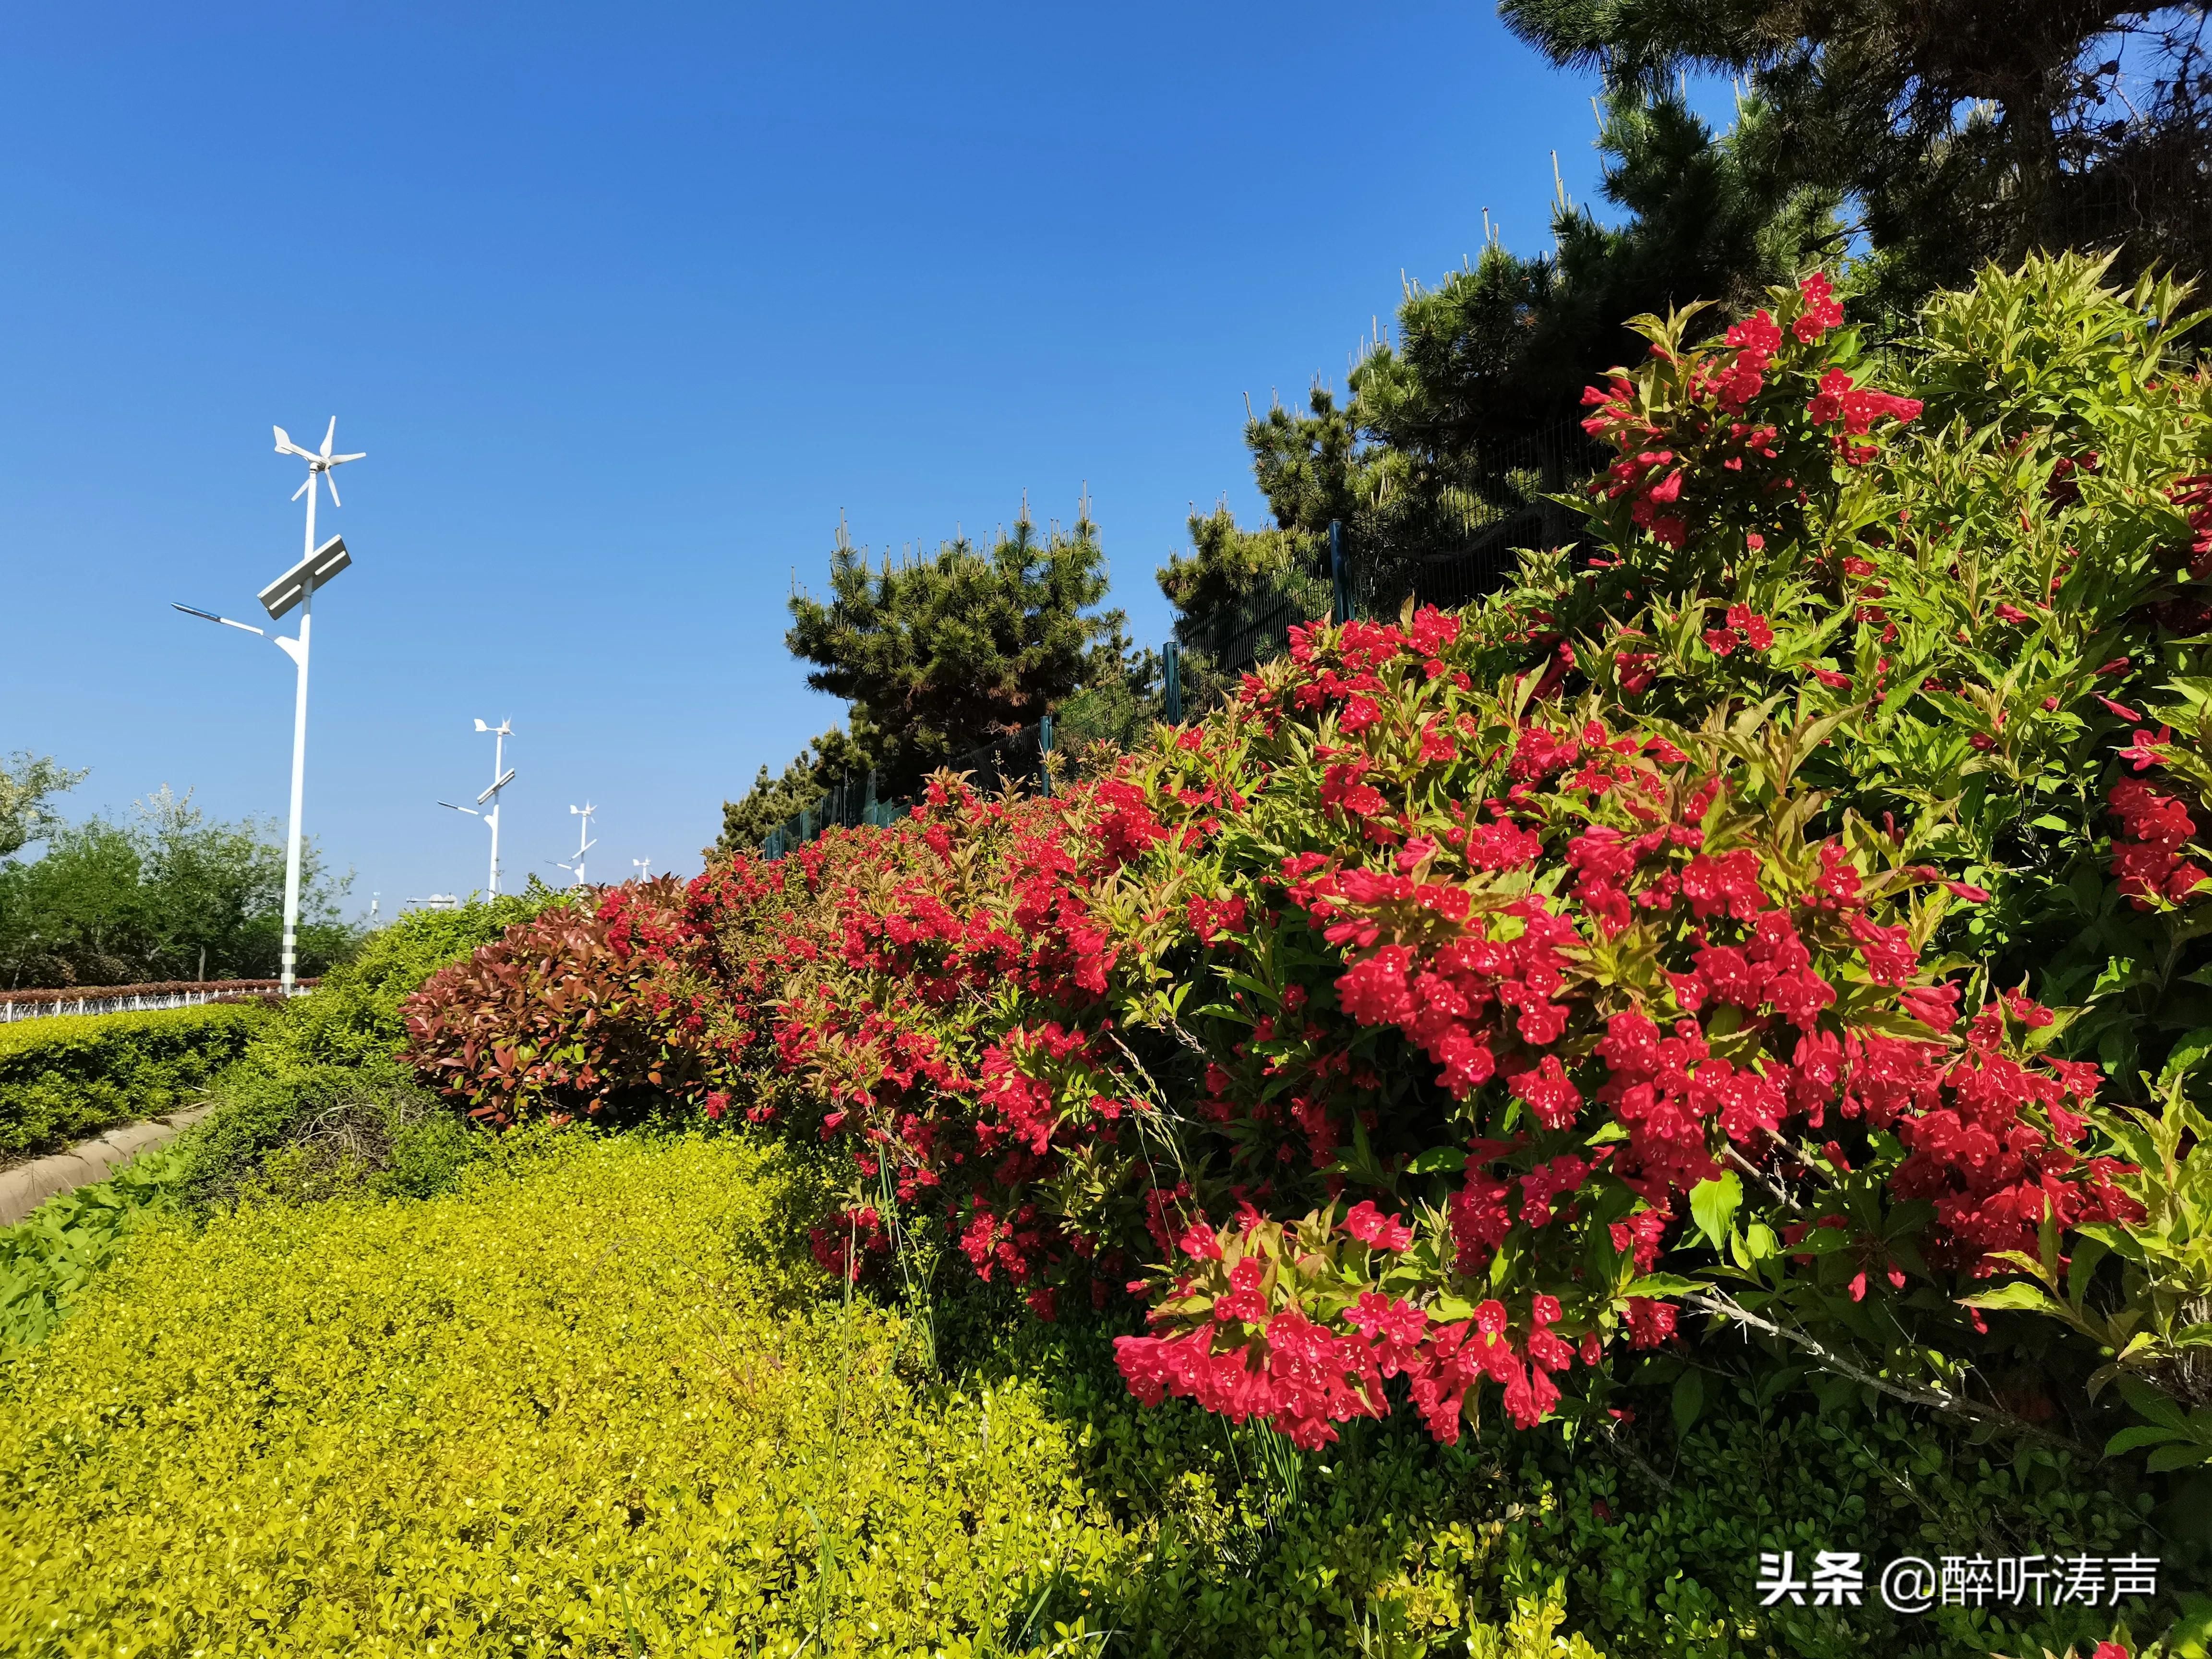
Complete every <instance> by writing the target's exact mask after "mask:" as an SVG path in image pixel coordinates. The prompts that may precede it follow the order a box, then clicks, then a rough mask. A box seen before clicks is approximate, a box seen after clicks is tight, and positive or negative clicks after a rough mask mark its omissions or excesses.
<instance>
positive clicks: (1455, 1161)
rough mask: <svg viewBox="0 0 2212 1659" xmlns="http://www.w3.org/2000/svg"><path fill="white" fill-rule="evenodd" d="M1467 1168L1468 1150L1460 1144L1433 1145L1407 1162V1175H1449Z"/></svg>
mask: <svg viewBox="0 0 2212 1659" xmlns="http://www.w3.org/2000/svg"><path fill="white" fill-rule="evenodd" d="M1465 1168H1467V1152H1466V1151H1465V1150H1464V1149H1463V1148H1462V1147H1458V1146H1431V1147H1430V1148H1429V1150H1428V1151H1427V1152H1421V1153H1419V1154H1417V1155H1416V1156H1415V1157H1413V1158H1412V1159H1410V1160H1409V1161H1408V1162H1407V1164H1406V1173H1407V1175H1449V1174H1451V1173H1452V1172H1454V1171H1455V1170H1464V1169H1465Z"/></svg>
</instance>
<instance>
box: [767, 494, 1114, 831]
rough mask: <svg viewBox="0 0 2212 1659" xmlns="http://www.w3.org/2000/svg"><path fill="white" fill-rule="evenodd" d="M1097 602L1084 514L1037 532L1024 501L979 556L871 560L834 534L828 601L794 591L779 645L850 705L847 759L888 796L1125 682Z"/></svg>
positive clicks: (1102, 575) (958, 543)
mask: <svg viewBox="0 0 2212 1659" xmlns="http://www.w3.org/2000/svg"><path fill="white" fill-rule="evenodd" d="M1105 597H1106V568H1105V556H1104V553H1103V550H1101V549H1100V546H1099V544H1098V530H1097V526H1096V525H1094V524H1092V523H1091V519H1090V514H1089V512H1088V510H1087V507H1086V508H1085V510H1084V511H1082V512H1081V513H1079V515H1078V517H1077V519H1076V521H1075V524H1074V525H1073V527H1072V528H1071V529H1068V530H1066V531H1061V530H1060V529H1059V528H1058V527H1057V526H1054V528H1052V529H1051V530H1050V532H1048V534H1047V535H1045V536H1043V537H1042V538H1040V537H1039V536H1038V534H1037V532H1036V526H1035V525H1034V524H1032V523H1031V522H1030V518H1029V513H1028V507H1027V504H1026V503H1024V507H1023V513H1022V516H1021V518H1020V519H1018V520H1016V522H1015V524H1014V526H1013V528H1012V532H1011V533H1006V532H1001V533H1000V536H999V537H998V538H997V539H996V541H995V542H994V544H993V545H992V547H991V549H990V550H989V551H988V552H984V551H982V550H979V549H978V548H976V547H975V546H974V545H973V544H970V543H969V541H967V540H966V539H965V538H961V539H957V540H953V541H949V542H946V543H945V544H942V545H941V546H940V547H939V549H938V550H937V552H936V553H935V555H934V556H927V557H922V558H917V559H912V560H908V561H907V562H895V561H894V560H893V559H892V558H891V557H890V556H889V555H888V554H886V555H885V556H884V561H883V563H882V564H881V565H880V566H875V565H872V564H871V563H870V562H869V560H868V556H867V553H866V550H865V549H862V548H858V547H855V546H854V544H853V543H852V541H851V540H850V538H848V536H847V535H846V534H845V532H844V531H843V529H842V526H841V527H840V529H839V532H838V536H837V544H836V547H835V548H834V549H833V550H832V551H831V553H830V556H829V598H828V599H826V600H825V599H815V598H813V597H812V596H811V595H810V594H806V593H795V594H793V596H792V599H791V614H792V628H791V631H790V633H789V634H788V635H787V636H786V643H787V645H788V646H789V647H790V648H791V652H792V654H793V656H795V657H798V658H799V659H801V660H802V661H805V662H808V663H811V664H813V665H814V668H813V671H811V673H809V674H808V675H807V677H806V683H807V684H809V685H811V686H812V687H813V688H814V689H815V690H817V691H827V692H829V693H830V694H831V695H832V696H838V697H842V698H843V699H844V700H845V701H846V702H847V703H848V705H849V707H850V709H851V720H850V724H849V726H848V732H849V738H850V742H851V744H852V746H853V750H854V754H855V757H856V758H865V759H866V761H867V762H868V763H869V764H870V765H871V766H872V767H873V768H874V769H875V771H876V773H877V775H878V787H879V788H880V789H881V790H882V791H883V792H884V793H885V794H887V795H894V794H898V793H903V792H904V791H906V790H908V789H910V788H911V787H913V786H914V785H915V783H916V782H917V781H919V780H920V779H921V777H923V776H924V775H927V773H928V772H929V771H931V770H932V769H934V768H936V767H939V766H941V765H944V764H945V763H948V762H950V761H951V760H954V759H956V758H957V757H958V756H959V755H960V754H961V753H962V752H963V750H968V749H970V748H973V747H975V746H976V745H978V744H984V743H987V742H989V741H991V740H992V739H993V738H999V737H1002V736H1006V735H1010V734H1012V733H1013V732H1017V731H1018V730H1020V729H1021V728H1022V727H1024V726H1029V725H1031V724H1033V723H1034V722H1035V721H1036V720H1038V719H1039V718H1040V717H1041V716H1042V715H1044V714H1048V713H1049V712H1050V711H1051V710H1052V709H1053V708H1054V707H1055V706H1056V705H1057V704H1058V703H1059V702H1060V701H1061V700H1062V699H1064V698H1066V697H1068V696H1073V694H1074V693H1075V692H1077V691H1079V690H1083V689H1084V688H1085V687H1086V686H1091V685H1097V684H1109V683H1112V682H1115V681H1126V679H1127V677H1128V676H1129V674H1130V672H1131V666H1130V663H1129V647H1128V641H1127V618H1126V617H1124V615H1123V613H1122V612H1121V611H1099V610H1097V608H1096V607H1097V605H1099V604H1100V603H1101V602H1102V601H1103V599H1105Z"/></svg>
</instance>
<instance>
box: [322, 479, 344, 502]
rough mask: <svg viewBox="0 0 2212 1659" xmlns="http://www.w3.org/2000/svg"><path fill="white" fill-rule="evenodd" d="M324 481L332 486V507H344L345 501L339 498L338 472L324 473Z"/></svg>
mask: <svg viewBox="0 0 2212 1659" xmlns="http://www.w3.org/2000/svg"><path fill="white" fill-rule="evenodd" d="M323 482H324V483H326V484H328V485H329V486H330V487H331V506H332V507H343V506H344V505H345V503H344V502H343V501H340V500H339V499H338V476H337V473H335V472H327V473H325V474H324V475H323Z"/></svg>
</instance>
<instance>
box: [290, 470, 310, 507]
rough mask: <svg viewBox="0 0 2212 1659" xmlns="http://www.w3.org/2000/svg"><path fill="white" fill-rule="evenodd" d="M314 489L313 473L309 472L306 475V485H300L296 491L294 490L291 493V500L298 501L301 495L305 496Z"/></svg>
mask: <svg viewBox="0 0 2212 1659" xmlns="http://www.w3.org/2000/svg"><path fill="white" fill-rule="evenodd" d="M314 487H315V475H314V474H313V473H312V472H310V473H309V474H308V475H307V483H303V484H301V486H300V487H299V488H298V489H295V490H294V491H293V492H292V499H293V500H294V501H298V500H299V499H300V497H301V496H302V495H306V494H307V492H308V491H309V490H311V489H313V488H314Z"/></svg>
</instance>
